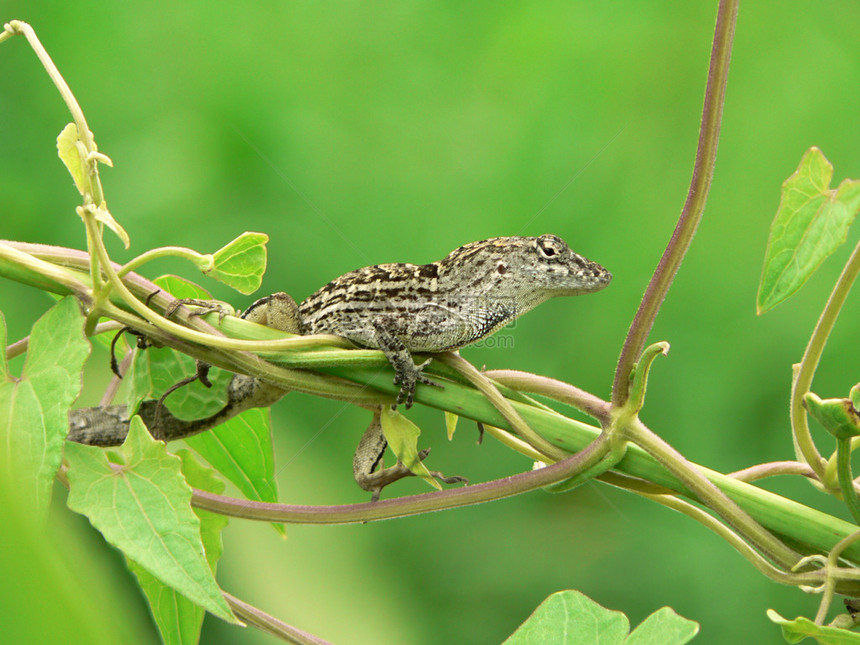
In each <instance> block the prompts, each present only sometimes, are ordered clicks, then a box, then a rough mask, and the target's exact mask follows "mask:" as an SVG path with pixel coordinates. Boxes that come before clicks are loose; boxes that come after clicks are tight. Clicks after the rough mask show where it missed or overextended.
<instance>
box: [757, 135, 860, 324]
mask: <svg viewBox="0 0 860 645" xmlns="http://www.w3.org/2000/svg"><path fill="white" fill-rule="evenodd" d="M832 178H833V166H832V165H831V164H830V162H829V161H827V159H825V158H824V155H823V154H822V153H821V151H820V150H819V149H818V148H810V149H809V150H807V152H806V154H805V155H803V158H802V159H801V160H800V166H798V168H797V170H796V171H795V173H794V174H793V175H792V176H791V177H789V178H788V179H786V180H785V183H784V184H783V185H782V200H781V201H780V204H779V210H777V212H776V217H775V218H774V220H773V224H771V229H770V239H769V240H768V244H767V254H766V255H765V259H764V271H763V272H762V278H761V284H760V285H759V291H758V301H757V302H758V312H759V313H764V312H765V311H767V310H768V309H772V308H773V307H775V306H776V305H778V304H779V303H780V302H782V301H783V300H785V299H786V298H788V297H789V296H791V295H792V294H793V293H795V292H796V291H797V290H798V289H800V287H801V286H803V283H804V282H806V281H807V280H808V279H809V276H811V275H812V274H813V273H814V272H815V270H816V269H817V268H818V267H819V266H820V265H821V263H822V262H823V261H824V259H825V258H827V256H829V255H830V254H831V253H833V251H835V250H836V249H837V248H838V247H839V245H840V244H842V243H843V242H844V241H845V238H846V236H847V234H848V228H849V227H850V226H851V223H852V222H853V221H854V217H855V215H857V211H858V210H860V180H852V179H846V180H844V181H843V182H842V183H841V184H839V188H837V189H832V188H830V180H831V179H832Z"/></svg>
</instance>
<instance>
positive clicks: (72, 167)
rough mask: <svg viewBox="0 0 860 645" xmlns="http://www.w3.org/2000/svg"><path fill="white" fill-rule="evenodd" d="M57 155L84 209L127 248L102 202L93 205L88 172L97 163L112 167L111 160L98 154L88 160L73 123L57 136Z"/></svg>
mask: <svg viewBox="0 0 860 645" xmlns="http://www.w3.org/2000/svg"><path fill="white" fill-rule="evenodd" d="M57 155H59V157H60V160H61V161H62V162H63V164H65V166H66V168H67V169H68V171H69V173H70V174H71V175H72V179H73V180H74V182H75V187H76V188H77V189H78V192H79V193H80V194H81V196H82V197H83V198H84V204H85V205H84V208H89V209H91V210H92V213H93V214H94V215H95V218H96V221H98V222H101V223H102V224H104V225H105V226H107V227H108V228H109V229H110V230H112V231H113V232H114V233H115V234H116V235H117V237H119V239H121V240H122V243H123V245H125V248H128V246H129V243H130V241H129V237H128V233H126V231H125V229H124V228H123V227H122V226H120V224H119V222H117V221H116V220H115V219H114V217H113V215H111V214H110V212H109V211H108V210H107V208H105V206H104V200H102V202H101V203H99V204H95V203H93V195H94V193H96V192H97V191H96V190H95V187H94V186H93V175H92V173H91V172H89V170H90V168H94V167H95V164H96V163H98V162H101V163H106V164H107V165H109V166H112V165H113V163H112V162H111V160H110V159H109V158H108V157H106V156H104V155H99V154H97V155H94V156H93V157H92V158H90V155H89V153H88V152H87V149H86V147H85V146H84V144H83V143H82V142H81V139H80V137H79V136H78V128H77V126H76V125H75V124H74V123H69V124H67V125H66V127H65V128H63V130H62V132H60V134H59V135H57Z"/></svg>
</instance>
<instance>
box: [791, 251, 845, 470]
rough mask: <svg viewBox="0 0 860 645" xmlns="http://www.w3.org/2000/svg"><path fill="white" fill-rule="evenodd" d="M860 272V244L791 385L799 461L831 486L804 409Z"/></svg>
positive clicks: (798, 366)
mask: <svg viewBox="0 0 860 645" xmlns="http://www.w3.org/2000/svg"><path fill="white" fill-rule="evenodd" d="M858 273H860V242H858V243H857V246H855V247H854V251H853V252H852V253H851V257H850V258H848V262H847V263H846V264H845V268H844V269H842V273H841V274H840V275H839V279H838V280H836V284H835V285H834V287H833V291H832V292H831V293H830V297H829V298H828V299H827V304H826V305H824V310H823V311H822V312H821V316H819V318H818V322H817V323H816V325H815V329H814V330H813V332H812V336H810V338H809V343H807V345H806V350H805V351H804V352H803V358H802V359H801V360H800V364H799V365H795V370H794V379H792V383H791V430H792V436H793V437H794V450H795V453H796V454H797V458H798V459H802V460H803V461H805V462H806V463H807V464H809V466H810V467H811V468H812V469H813V470H814V471H815V474H816V475H817V476H818V478H819V479H820V480H822V482H823V483H825V485H826V484H827V482H826V480H825V477H824V475H825V469H826V460H825V459H824V458H823V457H822V456H821V454H820V453H819V452H818V449H817V448H816V447H815V442H814V441H813V440H812V434H811V433H810V431H809V419H808V418H807V416H806V409H805V408H804V407H803V397H804V396H805V395H806V393H807V392H809V388H810V387H811V386H812V378H813V376H814V375H815V370H816V369H817V368H818V363H819V361H820V360H821V354H822V353H823V352H824V346H825V345H826V344H827V339H828V338H829V337H830V332H831V331H833V325H835V324H836V319H837V318H838V317H839V312H840V311H842V306H843V305H844V304H845V300H846V299H847V298H848V293H849V292H850V291H851V287H852V286H853V285H854V281H855V280H856V279H857V274H858Z"/></svg>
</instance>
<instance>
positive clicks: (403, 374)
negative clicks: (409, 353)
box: [394, 358, 444, 410]
mask: <svg viewBox="0 0 860 645" xmlns="http://www.w3.org/2000/svg"><path fill="white" fill-rule="evenodd" d="M432 360H433V359H432V358H428V359H427V360H426V361H424V362H423V363H421V364H420V365H413V366H412V367H413V369H412V370H409V369H408V368H404V369H397V370H396V374H395V376H394V384H395V385H399V386H400V392H398V393H397V404H398V405H399V404H401V403H405V404H406V409H407V410H408V409H409V408H411V407H412V404H413V403H414V402H415V387H416V386H417V385H418V383H421V384H423V385H430V386H431V387H438V388H439V389H440V390H441V389H444V386H443V385H441V384H439V383H437V382H436V381H434V380H433V379H431V378H430V377H428V376H424V375H423V374H422V373H421V370H423V369H424V368H425V367H427V366H428V365H429V364H430V362H431V361H432ZM410 362H411V360H410ZM398 367H400V366H398Z"/></svg>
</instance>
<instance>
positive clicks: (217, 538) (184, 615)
mask: <svg viewBox="0 0 860 645" xmlns="http://www.w3.org/2000/svg"><path fill="white" fill-rule="evenodd" d="M177 456H178V457H179V458H180V459H181V460H182V466H181V468H182V475H183V476H184V477H185V481H186V482H187V483H188V485H189V486H192V487H194V488H199V489H201V490H206V491H209V492H211V493H221V492H223V490H224V482H222V481H221V480H220V479H218V478H217V477H216V476H215V473H214V471H212V470H210V469H208V468H204V467H203V466H201V465H200V464H199V463H197V461H195V459H194V457H192V456H191V453H189V452H188V451H187V450H180V451H179V452H178V453H177ZM194 514H195V515H196V516H197V517H198V518H199V519H200V537H201V538H202V541H203V548H204V549H205V551H206V561H207V562H208V563H209V567H210V568H211V569H212V573H213V574H214V573H215V569H216V565H217V563H218V559H219V558H220V557H221V553H222V551H223V546H222V544H221V531H222V530H223V529H224V527H226V526H227V522H228V520H227V518H226V517H224V516H223V515H218V514H216V513H210V512H209V511H204V510H200V509H197V508H195V509H194ZM128 564H129V568H130V569H131V570H132V572H133V573H134V575H135V576H137V581H138V584H139V585H140V588H141V589H142V590H143V593H144V594H146V598H147V600H148V601H149V606H150V609H151V610H152V615H153V617H154V618H155V624H156V625H158V631H159V632H161V638H162V640H163V641H164V643H165V645H196V643H197V642H198V640H199V639H200V629H201V627H202V626H203V614H204V611H203V609H202V608H201V607H200V605H198V604H196V603H193V602H191V601H190V600H189V599H188V598H186V597H185V596H183V595H182V594H180V593H179V592H177V591H176V590H175V589H174V588H172V587H170V586H168V585H165V584H164V583H163V582H161V580H159V579H158V578H156V577H155V576H154V575H152V574H151V573H150V572H149V571H147V570H146V569H144V568H143V567H141V566H140V565H138V564H137V563H136V562H134V561H133V560H128Z"/></svg>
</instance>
